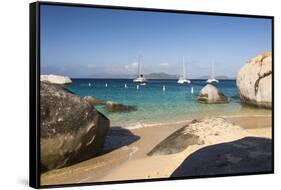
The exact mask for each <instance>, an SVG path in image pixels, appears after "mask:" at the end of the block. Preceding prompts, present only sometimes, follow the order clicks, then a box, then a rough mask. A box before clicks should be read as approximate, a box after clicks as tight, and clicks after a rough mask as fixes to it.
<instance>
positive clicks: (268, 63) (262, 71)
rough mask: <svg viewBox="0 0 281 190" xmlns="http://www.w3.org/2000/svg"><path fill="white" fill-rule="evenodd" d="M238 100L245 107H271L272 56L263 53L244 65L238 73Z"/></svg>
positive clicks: (269, 53) (268, 53)
mask: <svg viewBox="0 0 281 190" xmlns="http://www.w3.org/2000/svg"><path fill="white" fill-rule="evenodd" d="M236 83H237V87H238V89H239V93H240V99H241V101H242V102H243V103H245V104H247V105H252V106H257V107H264V108H271V107H272V97H271V96H272V89H271V87H272V55H271V52H265V53H262V54H260V55H258V56H257V57H255V58H253V59H252V60H250V61H249V62H248V63H246V64H245V65H244V66H243V67H242V68H241V69H240V71H239V72H238V75H237V80H236Z"/></svg>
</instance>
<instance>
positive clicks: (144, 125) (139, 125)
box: [111, 110, 272, 130]
mask: <svg viewBox="0 0 281 190" xmlns="http://www.w3.org/2000/svg"><path fill="white" fill-rule="evenodd" d="M266 112H267V110H266ZM268 112H269V113H268V114H252V113H242V114H241V113H240V114H238V113H237V112H235V113H229V114H225V113H224V114H219V115H215V114H213V113H212V114H206V113H203V114H197V115H196V114H194V115H193V116H189V117H188V118H187V119H184V120H178V121H173V122H169V121H168V122H157V123H137V124H135V125H129V126H122V128H125V129H128V130H133V129H140V128H148V127H161V126H163V125H177V124H186V123H188V122H190V121H192V120H194V119H200V118H206V117H221V118H225V119H232V118H248V117H271V116H272V112H271V111H270V110H268ZM116 126H119V125H116ZM111 128H115V125H113V126H111Z"/></svg>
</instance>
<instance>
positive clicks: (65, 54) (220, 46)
mask: <svg viewBox="0 0 281 190" xmlns="http://www.w3.org/2000/svg"><path fill="white" fill-rule="evenodd" d="M40 11H41V16H40V32H41V33H40V43H41V44H40V45H41V46H40V59H41V60H40V62H41V73H42V74H58V75H67V76H70V77H72V78H100V77H102V78H107V77H113V78H114V77H116V78H118V77H122V76H124V78H126V77H127V76H128V75H136V73H137V62H138V57H139V55H141V60H140V62H141V66H142V73H143V74H149V73H153V72H165V73H169V74H178V75H179V74H182V67H183V66H182V65H183V63H182V62H183V61H182V60H183V57H184V58H185V64H186V67H187V69H186V71H187V77H188V78H199V77H200V76H206V75H209V74H210V70H211V64H212V63H214V65H215V75H223V76H228V77H230V78H234V77H235V76H236V75H237V72H238V71H239V69H240V68H241V66H243V65H244V64H245V63H246V62H247V61H249V60H250V59H251V58H253V57H255V56H256V55H258V54H260V53H262V52H264V51H270V50H271V41H272V36H271V20H270V19H264V18H245V17H229V16H213V15H197V14H196V15H194V14H180V13H166V12H164V13H163V12H145V11H131V10H116V9H115V10H113V9H100V8H99V9H97V8H86V7H67V6H54V5H41V7H40Z"/></svg>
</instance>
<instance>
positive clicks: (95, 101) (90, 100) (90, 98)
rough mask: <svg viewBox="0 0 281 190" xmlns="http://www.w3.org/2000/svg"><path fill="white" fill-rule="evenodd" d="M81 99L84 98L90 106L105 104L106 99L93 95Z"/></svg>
mask: <svg viewBox="0 0 281 190" xmlns="http://www.w3.org/2000/svg"><path fill="white" fill-rule="evenodd" d="M83 100H86V101H87V102H88V103H89V104H91V105H92V106H99V105H105V104H106V101H104V100H100V99H97V98H95V97H93V96H85V97H84V98H83Z"/></svg>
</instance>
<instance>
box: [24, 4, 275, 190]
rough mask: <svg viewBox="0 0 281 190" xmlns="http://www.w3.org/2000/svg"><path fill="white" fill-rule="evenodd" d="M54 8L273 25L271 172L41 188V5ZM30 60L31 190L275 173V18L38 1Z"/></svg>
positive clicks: (34, 9)
mask: <svg viewBox="0 0 281 190" xmlns="http://www.w3.org/2000/svg"><path fill="white" fill-rule="evenodd" d="M41 5H55V6H68V7H86V8H103V9H117V10H134V11H147V12H169V13H181V14H195V15H214V16H231V17H246V18H263V19H270V20H271V23H272V42H271V44H272V171H270V172H258V173H256V172H255V173H233V174H224V175H210V176H194V177H171V178H158V179H139V180H124V181H109V182H93V183H79V184H64V185H44V186H41V185H40V6H41ZM29 15H30V18H29V39H30V42H29V44H30V45H29V60H30V65H29V67H30V75H29V102H30V104H29V123H30V126H29V185H30V186H31V187H33V188H51V187H62V186H63V187H69V186H85V185H100V184H121V183H135V182H151V181H163V180H181V179H193V178H210V177H227V176H241V175H258V174H273V173H274V16H264V15H248V14H233V13H219V12H201V11H187V10H169V9H156V8H141V7H125V6H111V5H110V6H109V5H91V4H78V3H59V2H47V1H40V2H34V3H30V4H29Z"/></svg>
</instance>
